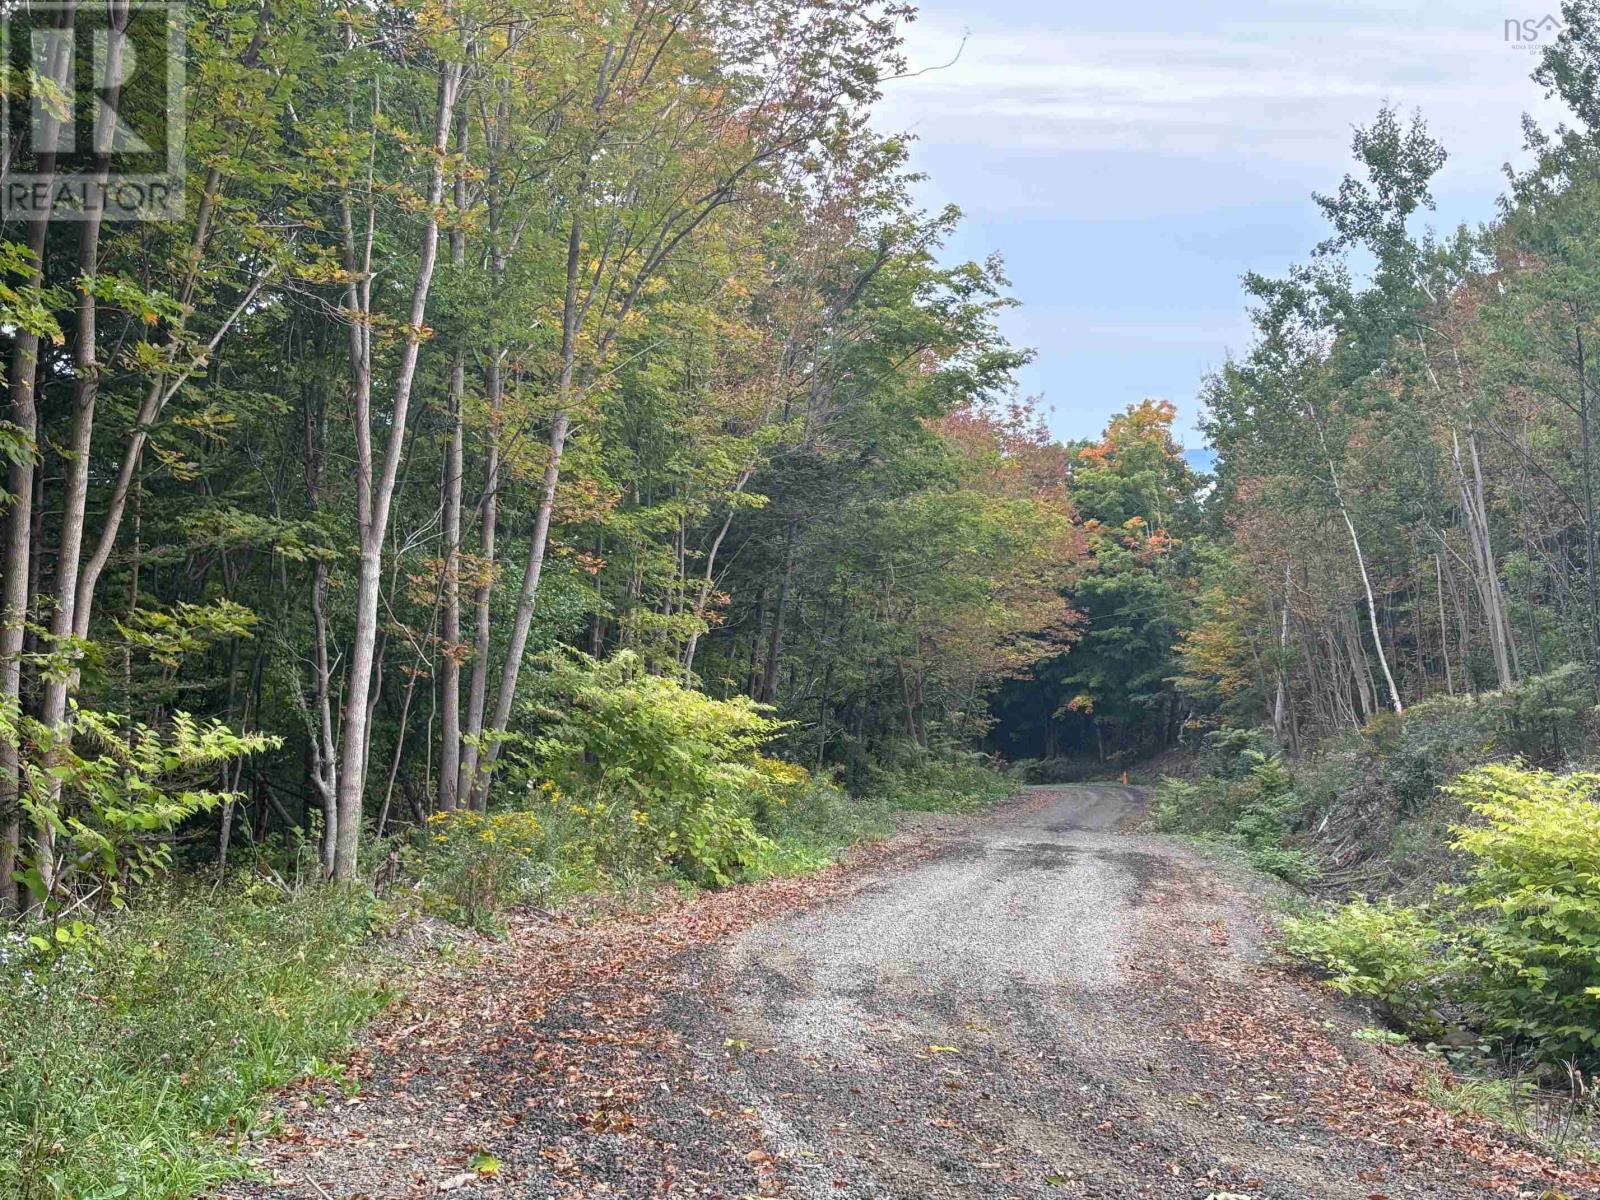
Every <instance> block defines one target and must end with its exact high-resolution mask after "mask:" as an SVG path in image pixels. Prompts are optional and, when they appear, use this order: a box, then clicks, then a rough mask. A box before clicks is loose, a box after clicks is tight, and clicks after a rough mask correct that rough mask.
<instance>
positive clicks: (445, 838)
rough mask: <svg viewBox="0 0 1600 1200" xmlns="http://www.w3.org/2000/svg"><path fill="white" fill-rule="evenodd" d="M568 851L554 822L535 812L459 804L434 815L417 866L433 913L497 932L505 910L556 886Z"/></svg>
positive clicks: (419, 849) (423, 833) (425, 831)
mask: <svg viewBox="0 0 1600 1200" xmlns="http://www.w3.org/2000/svg"><path fill="white" fill-rule="evenodd" d="M561 853H562V849H561V844H560V843H559V842H553V841H552V839H551V838H550V837H549V831H548V827H547V823H545V822H541V821H540V820H539V818H538V816H536V815H535V814H534V813H532V812H528V811H525V810H510V811H504V812H495V813H491V814H486V813H479V812H475V811H473V810H471V809H456V810H454V811H452V812H438V813H434V814H433V816H431V817H429V818H428V822H427V824H426V825H424V826H423V827H422V829H421V830H419V831H418V843H417V846H416V850H415V852H414V855H413V861H412V864H411V867H412V870H413V871H414V873H415V874H416V878H417V891H418V893H419V894H420V895H421V896H422V898H423V902H424V904H425V905H426V906H427V907H428V908H429V909H430V910H431V911H433V912H437V913H439V914H440V915H442V916H444V917H446V918H447V919H449V920H451V921H454V922H456V923H457V924H460V925H467V926H470V927H472V928H474V929H479V930H483V931H485V932H494V931H497V930H498V922H499V919H500V913H502V912H503V911H504V910H506V909H507V908H510V907H511V906H512V905H514V904H518V903H521V902H523V901H526V900H532V899H543V898H544V896H545V895H546V893H548V892H549V891H550V890H552V888H553V886H554V884H555V883H556V880H557V878H558V877H559V876H560V875H561V873H562V872H561V867H560V866H559V865H558V863H557V861H555V860H556V859H557V858H558V857H559V856H560V855H561Z"/></svg>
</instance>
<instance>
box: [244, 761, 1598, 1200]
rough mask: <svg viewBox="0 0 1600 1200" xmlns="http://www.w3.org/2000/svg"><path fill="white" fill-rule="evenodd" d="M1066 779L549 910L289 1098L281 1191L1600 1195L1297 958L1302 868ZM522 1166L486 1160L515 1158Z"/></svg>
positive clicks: (644, 1199)
mask: <svg viewBox="0 0 1600 1200" xmlns="http://www.w3.org/2000/svg"><path fill="white" fill-rule="evenodd" d="M1143 804H1144V794H1143V792H1142V791H1141V790H1140V789H1137V788H1125V787H1115V786H1100V785H1095V786H1082V787H1060V788H1048V789H1043V788H1041V789H1034V790H1033V791H1032V792H1031V793H1030V794H1028V795H1025V796H1023V797H1020V798H1018V799H1017V800H1014V801H1011V802H1009V803H1007V804H1005V805H1002V806H1001V807H1000V808H999V809H997V810H996V811H995V812H993V813H991V814H989V815H986V816H982V817H938V818H928V819H927V820H924V821H920V822H917V823H915V824H914V825H913V826H911V827H909V828H907V829H905V830H903V831H902V832H901V833H900V834H899V835H897V836H896V837H895V838H894V839H891V840H890V841H889V842H886V843H882V844H879V845H876V846H873V847H868V848H864V849H862V850H861V851H858V852H857V853H856V854H854V855H853V856H852V858H851V860H850V861H849V862H848V863H846V864H844V865H841V866H839V867H836V868H832V869H830V870H828V871H824V872H821V873H819V874H818V875H815V876H806V877H799V878H789V879H774V880H768V881H765V882H763V883H758V884H751V885H745V886H742V887H738V888H732V889H728V890H726V891H722V892H713V893H698V894H695V895H688V896H674V897H668V898H665V899H664V900H663V902H662V903H661V905H660V906H659V907H656V908H653V909H650V910H648V911H642V912H634V911H622V912H618V913H616V914H614V915H612V916H607V917H600V918H597V919H593V920H583V919H581V918H578V917H569V916H563V917H562V918H560V919H559V920H556V919H547V918H544V917H538V916H537V914H529V915H528V916H527V918H526V919H524V920H520V921H519V922H518V923H517V924H515V925H514V927H513V930H512V937H511V939H510V941H509V943H507V944H506V947H505V951H504V953H498V954H496V955H494V956H492V957H489V958H486V959H485V960H484V962H483V964H482V965H480V966H476V967H470V968H463V969H460V970H456V971H453V972H448V973H445V974H443V975H435V976H432V977H430V978H428V979H425V980H424V981H423V982H422V985H421V986H420V987H419V988H418V989H417V991H416V992H415V994H414V995H412V996H411V997H409V998H408V1000H407V1002H406V1003H405V1004H404V1005H402V1006H401V1007H400V1008H399V1009H398V1010H396V1011H394V1012H393V1013H391V1014H390V1015H389V1016H388V1018H387V1019H386V1020H385V1022H383V1023H380V1025H379V1026H378V1027H377V1028H375V1029H373V1030H371V1031H369V1032H368V1035H367V1039H366V1041H365V1043H364V1046H363V1048H362V1049H361V1050H360V1051H359V1052H358V1055H357V1061H356V1063H355V1065H354V1067H353V1068H352V1070H353V1072H354V1076H355V1077H356V1078H358V1079H359V1081H360V1083H361V1090H360V1093H359V1094H358V1095H353V1096H349V1097H345V1098H339V1097H329V1096H326V1095H324V1096H323V1097H322V1098H321V1100H320V1101H317V1100H316V1097H315V1096H314V1095H313V1094H311V1093H314V1092H315V1085H314V1084H307V1085H303V1086H302V1088H301V1089H299V1090H291V1091H290V1092H289V1093H288V1094H286V1095H285V1096H284V1097H283V1099H282V1101H281V1110H282V1112H283V1114H284V1117H285V1124H284V1126H283V1128H282V1130H281V1131H280V1133H279V1135H278V1136H277V1137H276V1138H275V1139H274V1140H273V1141H271V1142H270V1143H268V1144H266V1145H264V1146H262V1147H261V1150H260V1152H259V1156H258V1160H259V1161H258V1165H259V1168H260V1170H261V1172H262V1174H263V1177H264V1180H265V1181H264V1182H258V1183H255V1184H250V1185H246V1186H244V1187H242V1188H237V1189H225V1190H224V1191H223V1192H222V1193H221V1195H223V1196H238V1197H250V1198H251V1200H266V1198H270V1200H356V1198H360V1200H399V1198H402V1197H403V1198H405V1200H425V1198H428V1197H433V1196H437V1195H439V1194H441V1193H445V1192H449V1193H452V1194H457V1195H467V1194H478V1195H482V1196H484V1197H485V1200H489V1198H490V1197H496V1196H500V1197H506V1198H507V1200H511V1198H515V1200H590V1198H594V1200H621V1198H628V1200H660V1198H662V1197H680V1196H681V1197H699V1198H703V1200H754V1198H756V1197H793V1198H795V1200H805V1198H817V1197H829V1198H830V1200H833V1198H843V1200H898V1198H902V1197H903V1198H906V1200H910V1198H913V1197H915V1198H917V1200H926V1198H934V1200H939V1198H945V1197H971V1198H975V1200H989V1198H995V1200H1001V1198H1018V1200H1023V1198H1027V1200H1032V1198H1042V1197H1052V1198H1057V1197H1067V1196H1070V1197H1090V1198H1095V1200H1127V1198H1130V1197H1149V1198H1160V1200H1173V1198H1176V1200H1402V1197H1404V1198H1405V1200H1417V1198H1426V1200H1477V1198H1480V1197H1508V1198H1511V1197H1521V1198H1526V1200H1562V1198H1564V1200H1597V1198H1600V1167H1589V1166H1580V1165H1577V1164H1560V1163H1555V1162H1552V1161H1551V1160H1550V1159H1548V1158H1546V1157H1545V1156H1544V1155H1542V1154H1541V1153H1540V1152H1539V1151H1538V1150H1537V1149H1536V1148H1535V1147H1532V1146H1530V1145H1528V1144H1526V1143H1523V1142H1519V1141H1518V1140H1517V1139H1515V1138H1514V1137H1511V1136H1509V1135H1507V1134H1506V1133H1505V1132H1504V1131H1503V1130H1500V1129H1498V1128H1497V1127H1493V1126H1490V1125H1488V1124H1487V1123H1486V1122H1484V1121H1482V1120H1479V1119H1475V1118H1470V1117H1465V1116H1462V1115H1461V1114H1459V1113H1454V1114H1452V1113H1448V1112H1445V1111H1443V1110H1441V1109H1440V1108H1438V1107H1437V1106H1436V1105H1435V1104H1434V1103H1433V1101H1432V1100H1431V1099H1430V1094H1431V1089H1432V1085H1431V1084H1430V1082H1429V1081H1430V1080H1431V1079H1432V1078H1433V1077H1434V1076H1436V1075H1437V1074H1438V1072H1439V1071H1440V1067H1439V1065H1438V1063H1437V1060H1435V1059H1431V1058H1429V1057H1428V1056H1426V1055H1424V1054H1423V1053H1421V1052H1420V1051H1418V1050H1416V1049H1414V1048H1411V1047H1408V1046H1402V1047H1389V1046H1379V1045H1373V1044H1370V1043H1368V1042H1365V1041H1361V1040H1357V1039H1356V1038H1353V1037H1352V1036H1351V1034H1352V1032H1353V1031H1354V1030H1355V1029H1357V1028H1358V1027H1359V1026H1362V1025H1366V1024H1370V1023H1371V1020H1372V1019H1371V1017H1370V1016H1367V1015H1365V1014H1363V1013H1361V1012H1359V1011H1356V1010H1354V1009H1352V1008H1351V1007H1349V1006H1347V1005H1343V1004H1342V1003H1338V1002H1336V1000H1335V998H1333V997H1331V996H1330V995H1329V994H1328V993H1327V992H1326V990H1325V989H1321V988H1318V987H1316V986H1314V985H1313V984H1311V983H1310V982H1308V981H1307V980H1305V979H1304V978H1303V977H1301V976H1297V975H1294V974H1292V973H1289V972H1286V971H1285V970H1283V969H1280V968H1278V967H1275V966H1274V965H1273V964H1271V963H1270V962H1266V961H1263V946H1265V945H1266V944H1267V943H1266V936H1265V935H1266V933H1267V917H1266V914H1267V911H1268V907H1269V906H1268V905H1267V904H1266V903H1265V902H1264V901H1265V899H1266V897H1267V895H1268V894H1270V890H1271V888H1272V886H1273V885H1271V884H1270V883H1269V882H1268V881H1266V880H1264V879H1263V878H1262V877H1260V876H1257V875H1255V874H1253V873H1250V872H1246V871H1243V870H1236V869H1231V868H1229V867H1226V866H1224V865H1222V864H1219V863H1218V862H1216V861H1215V860H1213V859H1209V858H1205V857H1201V856H1200V855H1198V854H1196V853H1194V852H1193V851H1191V850H1189V849H1187V848H1185V847H1184V846H1183V845H1181V844H1179V843H1176V842H1173V841H1170V840H1168V839H1164V838H1159V837H1149V836H1144V835H1141V834H1139V833H1137V832H1134V831H1133V829H1134V827H1135V826H1136V825H1137V823H1138V819H1139V818H1140V817H1141V816H1142V811H1143ZM485 1154H488V1155H490V1156H491V1161H492V1162H493V1164H494V1166H493V1168H492V1169H491V1170H488V1171H485V1170H484V1169H482V1167H481V1165H475V1164H482V1163H483V1162H484V1161H485V1160H484V1158H483V1155H485Z"/></svg>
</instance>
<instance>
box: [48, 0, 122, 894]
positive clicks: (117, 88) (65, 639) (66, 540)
mask: <svg viewBox="0 0 1600 1200" xmlns="http://www.w3.org/2000/svg"><path fill="white" fill-rule="evenodd" d="M106 11H107V37H106V44H105V63H104V70H105V79H106V80H107V87H106V95H105V103H104V104H102V105H101V106H100V108H99V110H98V112H97V115H96V118H95V125H94V139H95V141H94V146H95V171H94V176H93V181H92V182H91V184H90V190H89V196H88V200H87V202H86V204H85V206H84V214H83V222H82V227H81V228H80V230H79V234H78V264H77V265H78V277H77V281H76V287H77V289H78V300H77V322H78V328H77V336H76V338H75V339H74V341H73V346H72V423H71V428H70V432H69V433H68V436H67V445H66V448H65V458H66V460H67V468H66V481H65V489H64V490H65V496H64V497H63V503H62V513H61V537H60V541H59V543H58V545H57V551H56V574H55V581H54V582H55V612H54V613H53V614H52V615H51V620H50V648H51V650H52V651H53V652H55V653H58V654H61V653H65V654H67V655H68V656H69V658H70V659H71V660H72V662H71V664H70V665H69V664H68V663H59V664H57V667H56V669H55V670H53V671H51V672H49V674H48V675H47V676H46V678H45V683H44V687H43V689H42V699H41V702H40V720H41V721H42V723H43V724H44V726H45V727H46V728H47V729H48V730H50V734H49V736H50V737H51V738H52V739H53V740H55V742H56V746H57V747H59V745H60V742H61V741H62V740H64V739H66V738H68V737H70V736H71V735H70V731H69V730H68V728H67V698H68V696H69V695H70V693H71V691H72V689H73V688H74V687H75V686H76V683H77V668H76V657H77V651H76V649H75V648H74V647H73V637H74V635H75V633H76V629H77V627H76V624H75V616H74V614H75V606H76V603H77V598H78V574H79V569H80V567H81V565H82V554H83V530H84V521H85V518H86V515H87V512H88V506H89V467H90V454H89V452H90V449H91V444H92V442H93V438H94V414H95V403H96V401H97V400H98V398H99V394H100V363H99V342H98V340H97V337H96V325H95V323H96V319H97V317H98V315H99V307H98V300H97V298H96V297H97V291H96V288H95V275H96V272H97V270H98V268H99V261H100V230H101V225H102V222H103V221H104V219H105V201H104V196H105V187H106V182H107V180H108V179H109V177H110V150H111V145H112V139H113V128H114V123H115V121H116V109H117V102H118V99H119V97H120V95H121V80H122V75H123V63H124V60H125V57H126V54H125V52H126V38H125V37H124V33H125V31H126V29H127V25H128V0H110V2H109V3H108V4H107V6H106ZM59 755H60V751H59V749H58V748H52V749H51V751H50V752H49V754H48V756H47V762H49V763H51V764H52V765H53V764H54V762H55V761H56V760H57V759H58V758H59ZM47 775H48V778H49V779H50V783H49V784H48V787H49V795H48V798H47V800H46V807H48V808H52V809H54V808H56V807H58V806H59V804H60V801H61V782H60V780H59V779H58V778H57V777H56V776H55V775H54V773H53V772H47ZM37 857H38V861H37V863H36V864H35V865H36V867H37V869H38V871H39V876H40V879H41V880H42V882H43V885H44V892H45V895H48V894H49V893H50V891H51V889H52V887H53V885H54V874H55V864H54V861H53V860H54V857H55V832H54V829H53V827H52V826H51V825H50V824H49V823H44V824H41V825H40V827H39V832H38V856H37ZM40 899H42V897H40Z"/></svg>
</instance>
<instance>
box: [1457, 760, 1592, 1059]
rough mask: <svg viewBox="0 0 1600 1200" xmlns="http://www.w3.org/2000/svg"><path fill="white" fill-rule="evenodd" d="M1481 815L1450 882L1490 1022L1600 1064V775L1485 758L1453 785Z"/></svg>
mask: <svg viewBox="0 0 1600 1200" xmlns="http://www.w3.org/2000/svg"><path fill="white" fill-rule="evenodd" d="M1449 791H1450V793H1451V794H1452V795H1454V796H1455V797H1457V798H1458V799H1460V800H1461V801H1462V802H1463V803H1465V804H1466V805H1467V807H1468V808H1469V809H1471V810H1472V812H1473V813H1475V814H1476V815H1477V816H1478V817H1479V818H1480V820H1479V821H1478V822H1475V823H1473V824H1469V825H1464V826H1462V827H1461V828H1459V829H1458V830H1457V831H1456V835H1455V844H1456V846H1457V847H1458V848H1459V849H1461V850H1462V851H1464V852H1465V853H1466V854H1467V856H1468V857H1469V859H1470V862H1471V866H1470V869H1469V871H1468V874H1467V878H1466V881H1465V882H1464V883H1463V884H1461V885H1460V886H1458V887H1455V888H1452V889H1450V891H1449V899H1450V900H1451V901H1452V902H1454V903H1455V904H1457V905H1458V906H1460V908H1461V916H1462V921H1463V924H1464V927H1465V933H1464V938H1463V940H1464V941H1465V943H1466V944H1467V945H1468V947H1469V948H1470V953H1471V954H1472V956H1473V963H1474V970H1475V978H1474V985H1473V991H1472V997H1471V998H1472V1001H1473V1004H1474V1006H1475V1007H1476V1008H1477V1009H1478V1010H1479V1012H1480V1013H1481V1016H1482V1021H1483V1024H1484V1027H1485V1028H1486V1029H1487V1030H1489V1031H1490V1032H1492V1033H1495V1034H1498V1035H1500V1036H1501V1037H1504V1038H1508V1039H1510V1040H1512V1041H1515V1042H1518V1043H1523V1044H1526V1045H1530V1046H1533V1047H1535V1048H1537V1051H1538V1053H1539V1054H1540V1056H1541V1057H1544V1058H1548V1059H1551V1060H1559V1059H1566V1058H1574V1059H1580V1060H1583V1061H1585V1062H1589V1063H1593V1062H1596V1061H1600V803H1597V799H1600V775H1592V774H1587V773H1578V774H1571V775H1554V774H1551V773H1549V772H1546V771H1536V770H1528V769H1525V768H1522V767H1517V766H1512V765H1495V766H1487V767H1480V768H1479V769H1477V770H1475V771H1470V772H1468V773H1467V774H1465V775H1463V776H1462V777H1461V778H1460V779H1458V780H1456V782H1455V783H1454V784H1452V785H1451V786H1450V788H1449Z"/></svg>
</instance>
